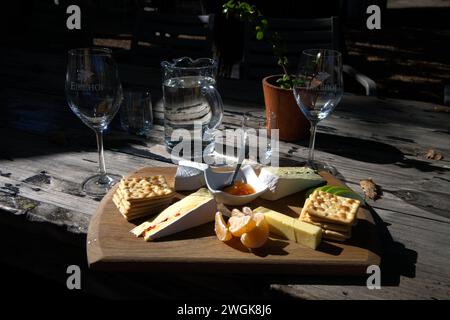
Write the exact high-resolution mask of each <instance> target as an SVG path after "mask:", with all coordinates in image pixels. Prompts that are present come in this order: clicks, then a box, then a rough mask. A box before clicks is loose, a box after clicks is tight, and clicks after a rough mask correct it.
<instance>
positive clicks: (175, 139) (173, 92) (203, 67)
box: [161, 57, 223, 160]
mask: <svg viewBox="0 0 450 320" xmlns="http://www.w3.org/2000/svg"><path fill="white" fill-rule="evenodd" d="M161 67H162V75H163V79H162V80H163V103H164V140H165V144H166V147H167V149H168V150H169V151H171V152H172V155H173V153H174V152H175V151H177V152H178V155H180V156H182V157H183V158H190V159H193V160H199V159H202V157H203V156H204V155H206V154H207V153H211V152H214V136H215V132H217V130H216V129H217V128H218V127H219V126H220V123H221V122H222V117H223V103H222V98H221V97H220V94H219V92H218V91H217V89H216V80H215V76H216V73H217V63H216V61H214V60H213V59H209V58H201V59H197V60H192V59H191V58H186V57H184V58H179V59H176V60H174V61H173V62H168V61H163V62H162V63H161ZM181 142H182V143H181ZM180 149H183V150H182V152H181V153H180Z"/></svg>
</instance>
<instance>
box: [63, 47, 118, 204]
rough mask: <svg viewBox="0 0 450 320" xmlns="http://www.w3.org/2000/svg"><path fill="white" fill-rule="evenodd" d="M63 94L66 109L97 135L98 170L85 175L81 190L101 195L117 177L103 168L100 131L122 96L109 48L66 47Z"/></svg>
mask: <svg viewBox="0 0 450 320" xmlns="http://www.w3.org/2000/svg"><path fill="white" fill-rule="evenodd" d="M66 98H67V102H68V104H69V107H70V109H72V111H73V112H74V113H75V114H76V115H77V116H78V117H79V118H80V119H81V121H83V123H84V124H85V125H87V126H88V127H89V128H91V129H92V130H94V132H95V135H96V137H97V147H98V158H99V161H98V162H99V173H98V174H96V175H94V176H92V177H89V178H87V179H86V180H85V181H84V182H83V184H82V190H83V191H84V192H85V193H86V194H87V195H89V196H95V197H98V196H103V195H105V194H106V192H107V191H108V190H109V189H110V188H111V187H112V186H113V185H114V184H115V183H116V182H117V181H118V180H120V178H121V176H119V175H114V174H108V173H107V172H106V167H105V159H104V156H103V131H104V130H105V129H106V128H107V127H108V125H109V123H110V122H111V120H112V119H113V118H114V116H115V115H116V113H117V111H118V110H119V107H120V102H121V100H122V86H121V83H120V80H119V74H118V70H117V65H116V63H115V61H114V59H113V58H112V56H111V50H109V49H106V48H103V49H102V48H82V49H72V50H69V54H68V63H67V73H66Z"/></svg>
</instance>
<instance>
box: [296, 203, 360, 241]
mask: <svg viewBox="0 0 450 320" xmlns="http://www.w3.org/2000/svg"><path fill="white" fill-rule="evenodd" d="M307 201H308V200H307ZM305 204H306V203H305ZM304 208H306V207H304ZM300 220H301V221H303V222H307V223H310V224H314V225H316V226H318V227H321V228H322V229H326V230H333V231H337V232H344V233H345V232H349V230H351V228H352V226H351V225H343V224H337V223H331V222H328V221H324V220H321V219H318V218H317V217H311V216H310V215H309V214H308V212H306V209H303V210H302V212H301V214H300Z"/></svg>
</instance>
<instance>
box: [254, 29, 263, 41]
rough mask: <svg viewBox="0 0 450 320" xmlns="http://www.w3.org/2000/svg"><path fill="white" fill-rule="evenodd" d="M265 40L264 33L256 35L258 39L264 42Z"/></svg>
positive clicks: (259, 32) (260, 32)
mask: <svg viewBox="0 0 450 320" xmlns="http://www.w3.org/2000/svg"><path fill="white" fill-rule="evenodd" d="M263 38H264V33H263V32H262V31H258V32H257V33H256V39H258V40H262V39H263Z"/></svg>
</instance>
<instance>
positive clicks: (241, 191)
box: [222, 181, 255, 196]
mask: <svg viewBox="0 0 450 320" xmlns="http://www.w3.org/2000/svg"><path fill="white" fill-rule="evenodd" d="M222 191H223V192H226V193H229V194H231V195H233V196H248V195H250V194H254V193H255V189H254V188H253V187H252V186H251V185H249V184H248V183H245V182H242V181H235V182H234V184H233V185H232V186H229V187H226V188H225V189H223V190H222Z"/></svg>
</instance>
